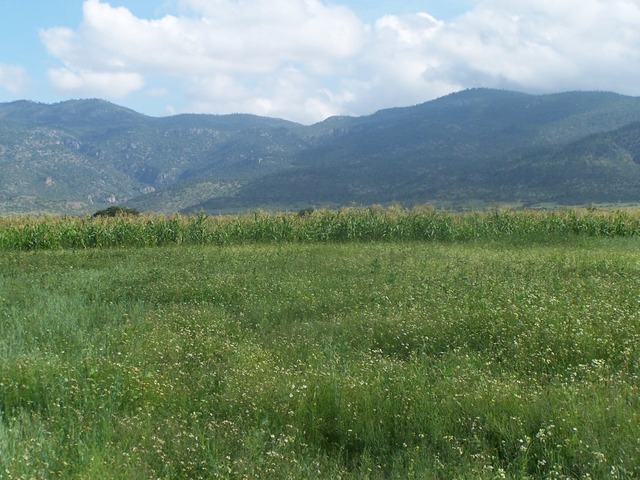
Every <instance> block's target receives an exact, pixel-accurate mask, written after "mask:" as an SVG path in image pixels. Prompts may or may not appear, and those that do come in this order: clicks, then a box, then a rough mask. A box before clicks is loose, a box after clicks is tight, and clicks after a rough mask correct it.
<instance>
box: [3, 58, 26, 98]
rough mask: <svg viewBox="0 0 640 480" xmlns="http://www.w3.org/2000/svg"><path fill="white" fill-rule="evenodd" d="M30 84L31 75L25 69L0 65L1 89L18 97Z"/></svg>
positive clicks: (17, 66)
mask: <svg viewBox="0 0 640 480" xmlns="http://www.w3.org/2000/svg"><path fill="white" fill-rule="evenodd" d="M28 83H29V75H27V71H26V70H25V69H24V68H23V67H21V66H19V65H6V64H2V63H0V88H2V89H4V90H8V91H9V92H11V93H12V94H14V95H18V94H20V93H22V92H23V91H24V90H25V87H26V85H27V84H28Z"/></svg>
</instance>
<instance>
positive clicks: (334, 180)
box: [0, 89, 640, 214]
mask: <svg viewBox="0 0 640 480" xmlns="http://www.w3.org/2000/svg"><path fill="white" fill-rule="evenodd" d="M389 203H400V204H403V205H407V206H410V205H414V204H427V203H429V204H432V205H435V206H440V207H447V208H466V207H471V206H483V205H485V206H486V205H492V204H495V203H501V204H513V205H522V206H537V205H547V204H560V205H562V204H564V205H576V204H591V203H640V98H639V97H629V96H623V95H618V94H615V93H610V92H565V93H557V94H551V95H530V94H525V93H519V92H512V91H503V90H492V89H470V90H464V91H461V92H458V93H453V94H450V95H447V96H444V97H441V98H438V99H436V100H432V101H429V102H426V103H423V104H420V105H416V106H411V107H402V108H391V109H386V110H381V111H379V112H376V113H374V114H372V115H368V116H362V117H331V118H328V119H327V120H325V121H323V122H320V123H317V124H314V125H309V126H306V125H300V124H297V123H293V122H289V121H286V120H281V119H275V118H266V117H258V116H254V115H246V114H234V115H196V114H188V115H176V116H170V117H160V118H158V117H149V116H145V115H143V114H140V113H137V112H135V111H133V110H130V109H127V108H124V107H120V106H117V105H114V104H112V103H109V102H106V101H103V100H96V99H90V100H70V101H65V102H61V103H57V104H52V105H49V104H42V103H35V102H30V101H24V100H23V101H17V102H11V103H0V213H2V214H8V213H27V212H28V213H34V212H48V213H64V214H86V213H90V212H92V211H95V210H98V209H101V208H104V207H105V206H109V205H124V206H127V207H132V208H137V209H139V210H142V211H154V212H165V213H173V212H183V213H189V212H194V211H200V210H204V211H206V212H210V213H224V212H236V211H243V210H251V209H258V208H262V209H269V210H291V209H302V208H307V207H339V206H343V205H352V204H364V205H369V204H389Z"/></svg>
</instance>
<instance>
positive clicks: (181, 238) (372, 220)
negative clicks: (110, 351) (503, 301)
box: [0, 207, 640, 250]
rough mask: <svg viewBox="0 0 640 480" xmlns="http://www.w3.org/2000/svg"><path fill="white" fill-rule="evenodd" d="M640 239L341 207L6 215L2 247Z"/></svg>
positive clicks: (601, 215) (476, 217)
mask: <svg viewBox="0 0 640 480" xmlns="http://www.w3.org/2000/svg"><path fill="white" fill-rule="evenodd" d="M638 234H640V211H638V210H615V211H606V210H594V209H570V210H553V211H536V210H499V209H493V210H490V211H484V212H479V211H474V212H448V211H442V210H436V209H433V208H431V207H420V208H412V209H403V208H400V207H389V208H382V207H368V208H363V207H362V208H355V207H354V208H344V209H340V210H324V209H323V210H313V211H301V212H298V213H274V214H270V213H265V212H253V213H248V214H239V215H224V216H207V215H205V214H204V213H201V214H199V215H194V216H180V215H172V216H162V215H142V216H123V217H116V218H80V217H6V218H3V219H0V249H5V250H7V249H10V250H38V249H78V248H80V249H83V248H96V247H98V248H99V247H116V246H130V247H144V246H162V245H182V244H184V245H229V244H245V243H280V242H282V243H284V242H298V243H315V242H369V241H468V240H474V239H487V240H491V239H498V238H500V239H504V238H511V239H514V240H516V241H517V240H522V241H527V242H530V241H532V240H533V241H535V240H544V239H549V238H564V237H569V236H575V235H585V236H603V237H617V236H624V237H626V236H635V235H638Z"/></svg>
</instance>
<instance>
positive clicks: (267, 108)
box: [0, 0, 640, 122]
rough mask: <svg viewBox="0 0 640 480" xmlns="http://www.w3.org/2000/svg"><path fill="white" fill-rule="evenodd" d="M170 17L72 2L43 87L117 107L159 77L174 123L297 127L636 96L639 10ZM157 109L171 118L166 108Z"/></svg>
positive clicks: (192, 11) (245, 6)
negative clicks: (574, 92) (477, 96)
mask: <svg viewBox="0 0 640 480" xmlns="http://www.w3.org/2000/svg"><path fill="white" fill-rule="evenodd" d="M177 5H178V13H176V14H175V15H167V16H165V17H163V18H159V19H152V20H148V19H142V18H138V17H136V16H134V15H133V14H132V13H131V12H130V11H129V10H127V9H126V8H114V7H111V6H110V5H109V4H108V3H103V2H102V1H100V0H85V2H84V5H83V21H82V24H81V25H80V26H79V27H78V28H77V29H75V30H71V29H68V28H55V29H49V30H45V31H43V32H41V38H42V41H43V42H44V44H45V45H46V47H47V49H48V51H49V53H50V54H51V55H52V56H54V57H56V58H57V59H59V60H60V62H61V66H60V67H58V68H54V69H52V70H51V71H50V72H49V75H50V80H51V82H52V83H53V85H54V87H55V88H57V89H58V90H59V91H61V92H64V93H65V94H69V95H76V96H77V95H87V96H104V97H107V98H124V97H126V96H127V95H130V94H131V93H133V92H136V91H138V90H144V88H145V86H146V85H149V84H152V83H153V82H151V81H150V79H153V78H164V77H170V78H171V79H172V80H171V84H172V85H178V86H180V91H181V92H182V93H181V95H182V96H183V100H182V103H183V105H184V106H183V107H181V110H187V111H199V112H212V113H229V112H250V113H257V114H262V115H270V116H280V117H284V118H289V119H293V120H298V121H302V122H311V121H317V120H320V119H322V118H325V117H326V116H328V115H333V114H363V113H370V112H372V111H374V110H376V109H378V108H383V107H387V106H394V105H406V104H413V103H419V102H422V101H425V100H428V99H431V98H434V97H436V96H439V95H442V94H446V93H449V92H451V91H455V90H459V89H462V88H466V87H474V86H488V87H503V88H512V89H518V90H524V91H534V92H550V91H559V90H569V89H600V90H615V91H619V92H622V93H629V94H640V81H639V80H640V29H639V28H637V26H638V25H640V4H638V3H637V2H636V1H632V0H608V1H606V2H604V1H602V0H564V1H562V2H559V1H557V0H477V1H476V2H475V6H474V8H473V9H472V10H470V11H469V12H467V13H466V14H465V15H462V16H460V17H458V18H456V19H454V20H453V21H451V22H443V21H440V20H438V19H436V18H433V17H432V16H430V15H429V14H428V13H416V14H413V15H402V16H398V15H392V14H389V15H386V16H382V17H381V18H379V19H378V20H377V21H376V22H375V23H374V24H372V25H368V24H365V23H364V22H363V21H361V20H359V19H358V18H357V17H356V15H355V13H354V12H353V11H351V10H349V9H348V8H346V7H344V6H339V5H336V4H335V3H325V2H324V1H321V0H178V1H177ZM0 75H2V73H1V71H0ZM1 80H2V76H0V84H2V82H1ZM153 89H154V86H153V85H150V86H149V91H148V92H146V93H147V96H148V95H150V94H152V93H153V92H154V90H153ZM157 91H158V90H155V92H157ZM174 93H175V92H174ZM167 101H171V102H172V105H174V107H175V102H176V97H175V95H174V97H173V98H171V99H169V98H167ZM174 107H171V108H174Z"/></svg>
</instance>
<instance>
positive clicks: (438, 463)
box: [0, 208, 640, 480]
mask: <svg viewBox="0 0 640 480" xmlns="http://www.w3.org/2000/svg"><path fill="white" fill-rule="evenodd" d="M639 234H640V212H637V211H632V210H629V211H617V212H604V211H594V210H571V211H557V212H526V211H498V210H496V211H490V212H482V213H481V212H468V213H457V214H454V213H447V212H440V211H435V210H433V209H413V210H402V209H398V208H391V209H381V208H369V209H347V210H343V211H315V212H300V213H299V214H293V213H292V214H278V215H269V214H266V213H260V212H259V213H254V214H250V215H239V216H233V217H206V216H205V215H199V216H196V217H178V216H176V217H151V216H141V217H131V218H129V217H127V218H124V217H122V218H114V219H82V218H57V217H55V218H24V217H23V218H9V217H7V218H3V219H0V478H2V479H7V480H14V479H32V478H35V479H49V478H51V479H55V478H65V479H110V478H112V479H123V478H132V479H133V478H135V479H157V478H160V479H182V478H185V479H198V478H202V479H210V478H223V479H240V478H247V479H253V478H262V479H283V478H292V479H298V478H300V479H303V478H308V479H339V478H342V479H408V478H409V479H410V478H416V479H443V480H445V479H447V480H448V479H456V478H458V479H498V478H510V479H543V478H544V479H587V478H592V479H604V478H612V479H633V478H639V477H640V380H639V377H638V376H639V375H640V237H639Z"/></svg>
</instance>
